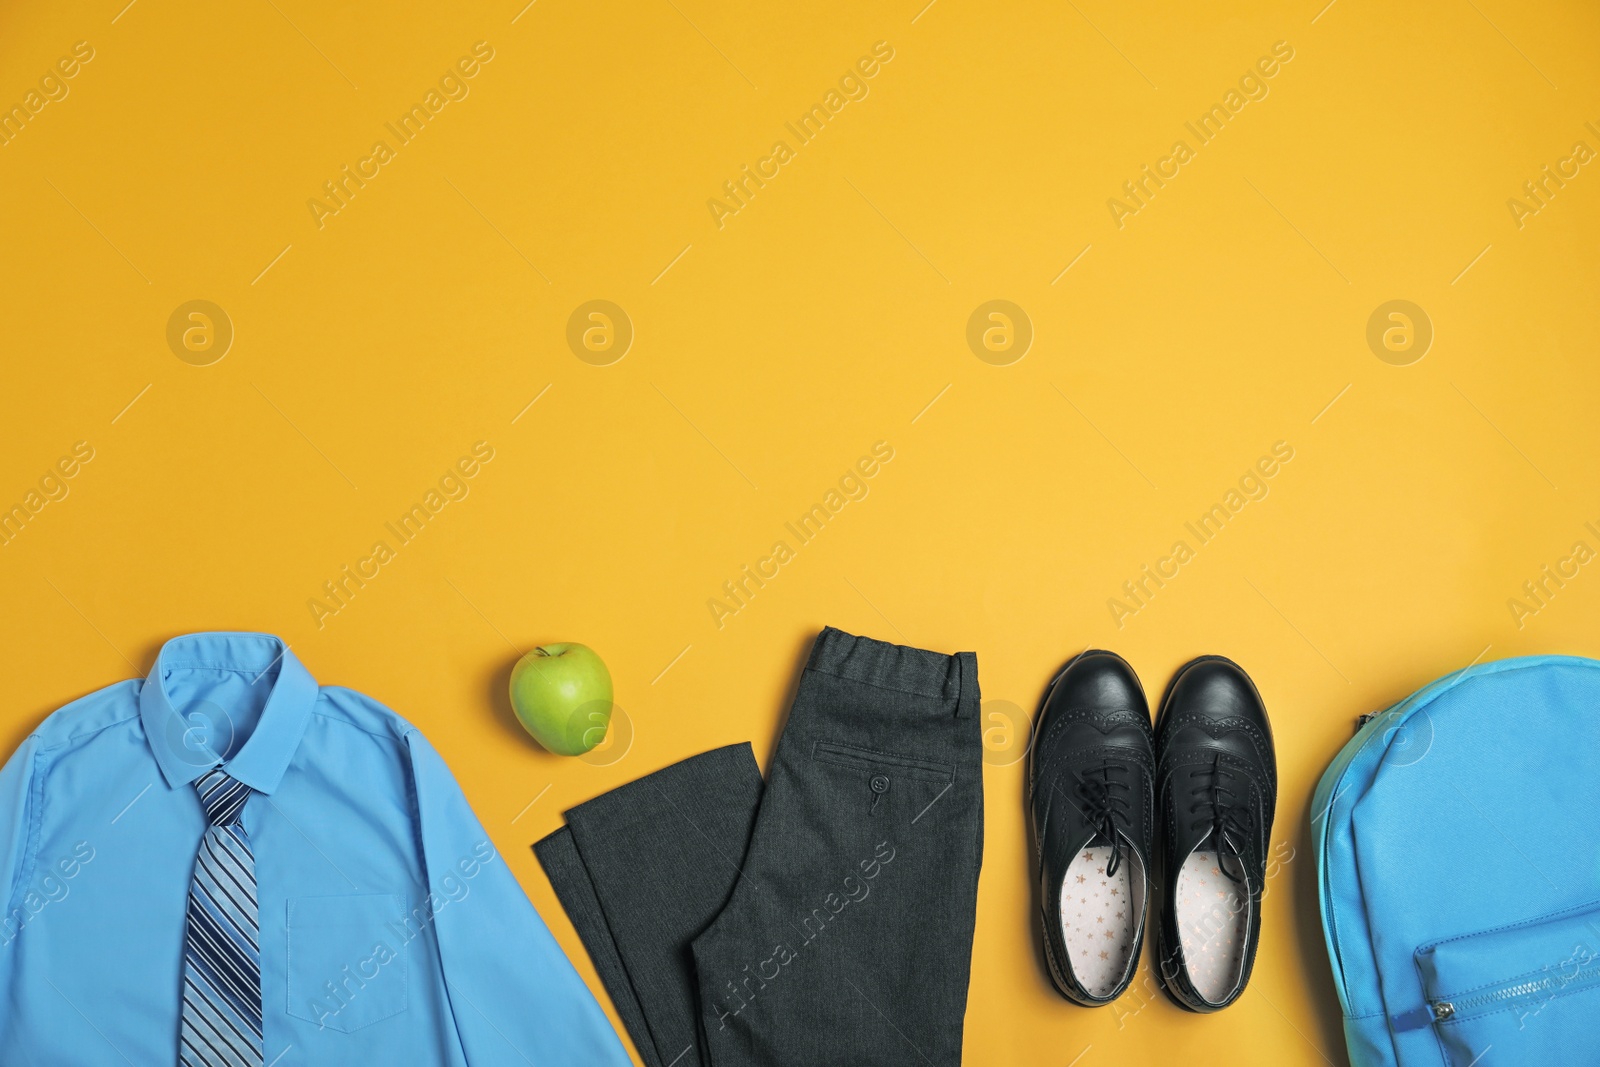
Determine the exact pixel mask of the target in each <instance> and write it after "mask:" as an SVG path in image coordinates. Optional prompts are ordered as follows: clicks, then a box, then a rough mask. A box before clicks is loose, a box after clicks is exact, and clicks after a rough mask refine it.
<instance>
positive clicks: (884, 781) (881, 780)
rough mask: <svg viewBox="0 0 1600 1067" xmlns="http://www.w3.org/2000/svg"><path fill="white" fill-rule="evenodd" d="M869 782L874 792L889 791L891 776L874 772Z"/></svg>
mask: <svg viewBox="0 0 1600 1067" xmlns="http://www.w3.org/2000/svg"><path fill="white" fill-rule="evenodd" d="M867 784H868V785H870V786H871V787H872V791H873V792H874V793H880V794H882V793H887V792H888V791H889V776H888V775H886V774H874V775H873V776H872V781H871V782H868V783H867Z"/></svg>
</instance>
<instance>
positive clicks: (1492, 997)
mask: <svg viewBox="0 0 1600 1067" xmlns="http://www.w3.org/2000/svg"><path fill="white" fill-rule="evenodd" d="M1596 981H1600V968H1596V969H1594V970H1590V971H1588V972H1587V973H1580V974H1576V975H1573V976H1572V977H1571V978H1563V977H1562V976H1561V975H1559V974H1553V975H1546V976H1545V977H1543V978H1537V979H1533V980H1531V981H1527V982H1516V983H1514V984H1512V985H1507V986H1501V987H1500V988H1499V989H1491V990H1490V991H1489V992H1487V993H1479V994H1478V995H1477V996H1473V997H1468V998H1467V999H1465V1000H1431V1001H1429V1002H1428V1007H1429V1008H1430V1009H1432V1011H1433V1021H1434V1022H1436V1023H1442V1022H1447V1021H1449V1020H1450V1019H1453V1018H1455V1017H1456V1016H1457V1015H1460V1014H1461V1013H1463V1012H1470V1011H1476V1010H1478V1009H1481V1008H1487V1007H1490V1006H1492V1005H1495V1004H1503V1003H1505V1002H1506V1001H1511V1000H1521V999H1522V998H1524V997H1531V996H1533V995H1534V994H1535V993H1544V992H1549V991H1550V990H1556V991H1557V992H1558V993H1564V992H1566V991H1567V990H1568V989H1569V988H1571V987H1573V986H1577V987H1579V988H1581V987H1582V986H1585V985H1591V984H1593V983H1595V982H1596Z"/></svg>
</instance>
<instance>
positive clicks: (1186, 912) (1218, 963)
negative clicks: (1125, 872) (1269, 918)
mask: <svg viewBox="0 0 1600 1067" xmlns="http://www.w3.org/2000/svg"><path fill="white" fill-rule="evenodd" d="M1155 729H1156V752H1157V768H1158V769H1157V777H1156V796H1157V810H1158V811H1159V812H1160V819H1161V832H1162V841H1161V849H1160V859H1161V870H1160V872H1159V874H1158V875H1157V881H1156V887H1157V892H1158V894H1159V897H1160V901H1159V903H1158V911H1159V914H1160V927H1159V933H1158V934H1157V937H1156V954H1157V959H1158V960H1159V964H1160V965H1159V967H1158V970H1159V972H1160V976H1161V983H1162V986H1163V987H1164V988H1165V989H1166V991H1167V994H1168V996H1170V997H1171V998H1172V999H1173V1000H1174V1001H1175V1002H1176V1003H1177V1004H1178V1006H1179V1007H1182V1008H1187V1009H1188V1010H1189V1011H1195V1012H1213V1011H1220V1010H1221V1009H1223V1008H1226V1007H1227V1006H1228V1005H1229V1004H1232V1003H1233V1002H1234V1001H1235V1000H1237V999H1238V998H1239V994H1240V993H1242V992H1244V987H1245V984H1246V983H1247V982H1249V980H1250V968H1251V967H1252V966H1253V965H1254V963H1255V958H1256V944H1257V942H1258V941H1259V940H1260V937H1261V892H1262V888H1263V883H1264V882H1265V880H1266V868H1267V850H1268V842H1269V841H1270V840H1271V836H1272V816H1273V812H1274V809H1275V808H1276V807H1277V801H1278V768H1277V758H1276V756H1275V755H1274V754H1273V749H1272V727H1271V725H1270V724H1269V723H1268V721H1267V709H1266V707H1265V705H1263V704H1262V702H1261V694H1260V693H1258V692H1256V687H1255V685H1254V683H1252V682H1251V681H1250V677H1249V675H1247V674H1245V673H1244V671H1243V670H1242V669H1241V668H1240V667H1239V665H1238V664H1236V663H1234V662H1233V661H1232V660H1229V659H1224V658H1223V657H1221V656H1201V657H1200V658H1199V659H1196V660H1192V661H1190V662H1189V663H1187V664H1185V665H1184V666H1183V667H1182V668H1181V669H1180V670H1179V671H1178V673H1177V675H1175V676H1174V677H1173V679H1172V684H1171V685H1170V686H1168V687H1167V695H1166V697H1165V698H1163V700H1162V702H1161V711H1160V713H1159V714H1158V715H1157V716H1156V728H1155Z"/></svg>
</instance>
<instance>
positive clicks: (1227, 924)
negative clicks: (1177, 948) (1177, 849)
mask: <svg viewBox="0 0 1600 1067" xmlns="http://www.w3.org/2000/svg"><path fill="white" fill-rule="evenodd" d="M1177 907H1178V935H1179V937H1180V938H1182V941H1183V961H1184V963H1185V964H1186V965H1187V967H1188V971H1189V978H1190V980H1191V981H1192V982H1193V983H1194V987H1195V990H1196V991H1197V992H1199V994H1200V995H1201V996H1202V997H1204V998H1206V999H1207V1000H1209V1001H1212V1002H1213V1003H1215V1002H1218V1001H1221V1000H1225V999H1226V998H1227V996H1228V994H1229V993H1232V992H1233V988H1234V986H1235V985H1236V984H1238V981H1239V971H1240V967H1241V966H1242V965H1243V962H1244V943H1245V933H1246V930H1247V929H1248V924H1249V922H1250V898H1249V896H1248V895H1247V893H1246V891H1245V887H1244V885H1243V884H1241V883H1239V882H1235V881H1234V880H1233V879H1231V878H1229V877H1228V876H1227V875H1225V874H1223V873H1222V867H1221V865H1220V864H1219V863H1218V861H1217V854H1216V853H1215V852H1199V851H1196V852H1192V853H1190V854H1189V858H1188V859H1187V860H1185V861H1184V863H1183V867H1182V868H1181V869H1180V870H1179V871H1178V898H1177Z"/></svg>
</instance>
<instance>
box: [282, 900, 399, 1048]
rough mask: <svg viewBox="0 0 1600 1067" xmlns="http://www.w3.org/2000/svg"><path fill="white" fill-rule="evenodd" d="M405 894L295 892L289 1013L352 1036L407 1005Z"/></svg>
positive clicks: (289, 959)
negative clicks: (307, 894)
mask: <svg viewBox="0 0 1600 1067" xmlns="http://www.w3.org/2000/svg"><path fill="white" fill-rule="evenodd" d="M405 919H406V914H405V898H404V897H401V896H395V895H392V894H388V893H363V894H358V895H352V896H338V897H291V898H290V899H289V914H288V952H287V956H286V960H285V966H286V969H287V971H288V976H289V996H288V1006H287V1010H288V1013H289V1014H290V1015H292V1016H294V1017H295V1018H297V1019H305V1020H307V1021H309V1022H313V1023H316V1024H317V1028H318V1029H319V1030H320V1029H328V1030H336V1031H338V1032H340V1033H345V1034H348V1033H353V1032H355V1031H357V1030H360V1029H363V1028H365V1027H368V1026H371V1025H373V1024H374V1023H377V1022H382V1021H383V1020H384V1019H388V1018H392V1017H393V1016H396V1015H399V1014H401V1013H402V1012H404V1011H405V1010H406V992H407V990H406V985H407V982H406V977H407V976H406V947H405V940H406V925H405Z"/></svg>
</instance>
